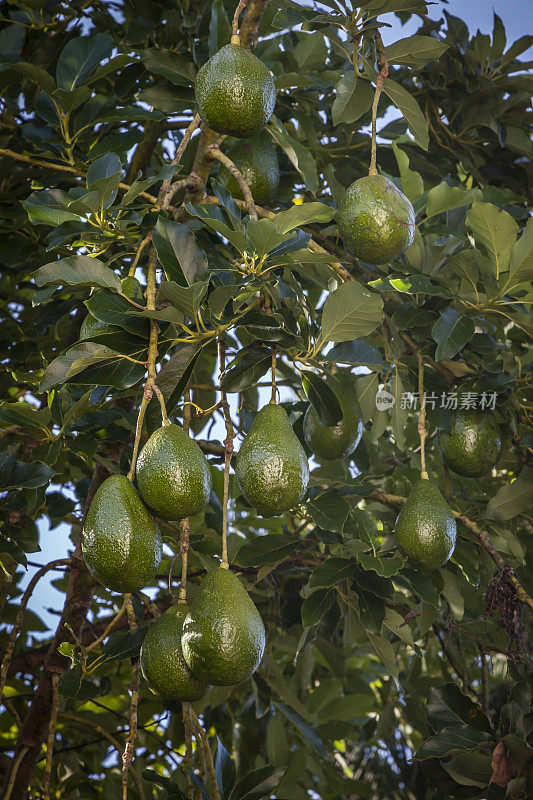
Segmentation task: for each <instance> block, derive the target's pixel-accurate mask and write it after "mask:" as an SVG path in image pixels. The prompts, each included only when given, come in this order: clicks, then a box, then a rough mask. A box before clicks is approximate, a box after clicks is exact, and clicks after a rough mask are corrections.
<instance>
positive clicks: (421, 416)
mask: <svg viewBox="0 0 533 800" xmlns="http://www.w3.org/2000/svg"><path fill="white" fill-rule="evenodd" d="M417 359H418V402H419V409H420V410H419V412H418V435H419V436H420V466H421V471H420V477H421V478H422V479H423V480H425V481H427V480H428V479H429V475H428V473H427V471H426V437H427V435H428V434H427V430H426V396H425V394H424V357H423V356H422V354H421V353H420V352H419V353H417Z"/></svg>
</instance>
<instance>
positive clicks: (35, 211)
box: [22, 189, 80, 227]
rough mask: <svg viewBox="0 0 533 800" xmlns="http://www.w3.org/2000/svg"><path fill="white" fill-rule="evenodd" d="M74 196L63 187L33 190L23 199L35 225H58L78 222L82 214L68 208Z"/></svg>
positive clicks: (30, 218) (29, 216)
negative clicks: (40, 190)
mask: <svg viewBox="0 0 533 800" xmlns="http://www.w3.org/2000/svg"><path fill="white" fill-rule="evenodd" d="M71 202H72V197H70V195H68V194H67V193H66V192H62V191H61V189H45V190H44V191H42V192H32V193H31V194H30V196H29V197H28V198H27V199H26V200H23V201H22V205H23V206H24V208H25V209H26V213H27V214H28V218H29V220H30V222H31V223H32V224H33V225H53V226H54V227H57V226H58V225H62V224H63V223H64V222H78V221H79V218H80V215H79V214H74V213H73V212H72V211H69V210H68V205H69V203H71Z"/></svg>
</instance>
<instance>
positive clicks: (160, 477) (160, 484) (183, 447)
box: [137, 425, 212, 520]
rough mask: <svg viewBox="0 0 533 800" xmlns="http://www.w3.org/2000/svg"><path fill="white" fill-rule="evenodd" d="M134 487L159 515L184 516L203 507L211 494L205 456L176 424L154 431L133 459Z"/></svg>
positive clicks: (201, 509)
mask: <svg viewBox="0 0 533 800" xmlns="http://www.w3.org/2000/svg"><path fill="white" fill-rule="evenodd" d="M137 487H138V489H139V494H140V495H141V497H142V499H143V500H144V502H145V503H146V505H147V506H148V507H149V508H151V509H152V511H153V512H154V513H155V514H157V516H158V517H161V518H162V519H172V520H178V519H184V518H185V517H192V516H193V514H198V513H199V512H200V511H203V510H204V509H205V507H206V506H207V504H208V502H209V497H210V496H211V487H212V481H211V471H210V469H209V464H208V463H207V459H206V457H205V456H204V454H203V453H202V451H201V450H200V448H199V447H198V445H197V444H196V442H195V441H194V439H191V437H190V436H189V434H188V433H185V431H184V430H183V428H181V427H180V426H179V425H166V426H164V427H162V428H159V429H158V430H156V431H154V433H152V435H151V436H150V438H149V439H148V441H147V442H146V444H145V445H144V447H143V449H142V450H141V452H140V453H139V458H138V459H137Z"/></svg>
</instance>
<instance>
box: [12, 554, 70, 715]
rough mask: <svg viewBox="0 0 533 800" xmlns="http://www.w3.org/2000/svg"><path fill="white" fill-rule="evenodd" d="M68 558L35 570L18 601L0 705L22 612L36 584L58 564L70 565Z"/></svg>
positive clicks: (20, 625)
mask: <svg viewBox="0 0 533 800" xmlns="http://www.w3.org/2000/svg"><path fill="white" fill-rule="evenodd" d="M70 563H71V561H70V558H58V559H56V560H55V561H50V562H49V563H48V564H45V565H44V566H43V567H41V569H39V570H37V572H36V573H35V575H34V576H33V578H32V579H31V581H30V582H29V584H28V586H27V588H26V591H25V592H24V594H23V595H22V599H21V601H20V605H19V609H18V611H17V617H16V619H15V624H14V625H13V629H12V631H11V634H10V636H9V641H8V643H7V647H6V652H5V655H4V658H3V660H2V668H1V670H0V703H1V702H2V698H3V696H4V687H5V685H6V679H7V673H8V670H9V665H10V663H11V658H12V656H13V650H14V648H15V643H16V641H17V638H18V635H19V634H20V632H21V630H22V621H23V619H24V612H25V611H26V606H27V605H28V602H29V599H30V597H31V596H32V594H33V590H34V589H35V587H36V585H37V583H38V582H39V581H40V579H41V578H42V577H43V575H46V573H47V572H49V571H50V570H52V569H55V568H56V567H58V566H59V565H60V564H70Z"/></svg>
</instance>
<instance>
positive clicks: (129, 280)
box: [121, 275, 144, 303]
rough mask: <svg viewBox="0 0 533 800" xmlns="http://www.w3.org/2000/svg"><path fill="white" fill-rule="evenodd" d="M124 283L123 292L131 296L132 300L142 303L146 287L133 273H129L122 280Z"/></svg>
mask: <svg viewBox="0 0 533 800" xmlns="http://www.w3.org/2000/svg"><path fill="white" fill-rule="evenodd" d="M121 285H122V294H125V295H126V297H129V298H130V299H131V300H135V302H136V303H142V301H143V298H144V289H143V287H142V286H141V284H140V283H139V281H138V280H137V278H134V277H133V276H132V275H128V276H127V277H125V278H122V281H121Z"/></svg>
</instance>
